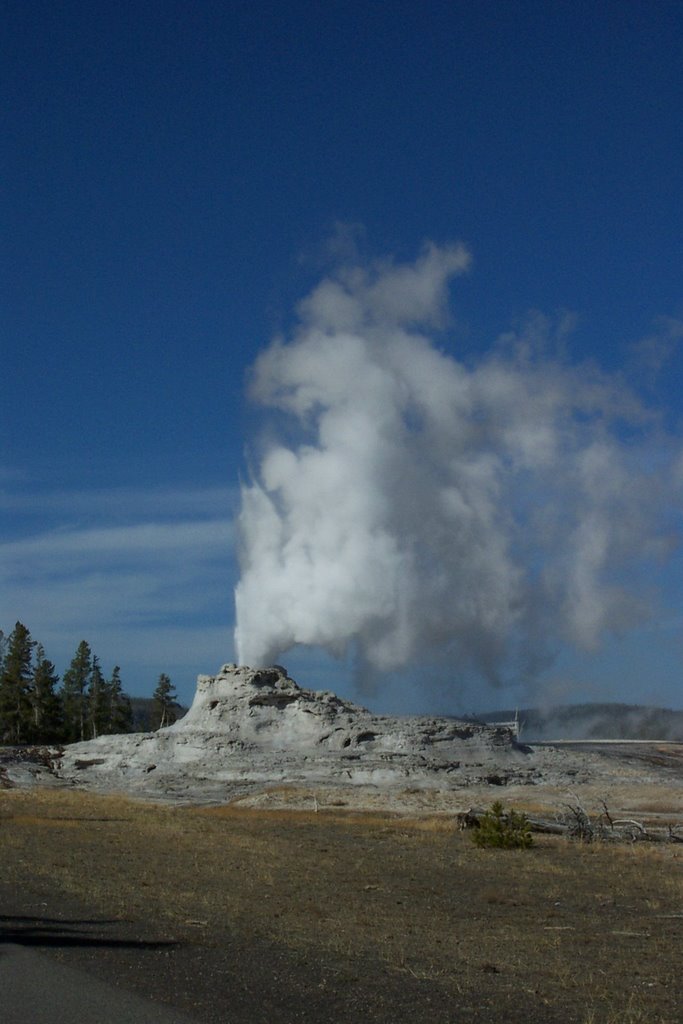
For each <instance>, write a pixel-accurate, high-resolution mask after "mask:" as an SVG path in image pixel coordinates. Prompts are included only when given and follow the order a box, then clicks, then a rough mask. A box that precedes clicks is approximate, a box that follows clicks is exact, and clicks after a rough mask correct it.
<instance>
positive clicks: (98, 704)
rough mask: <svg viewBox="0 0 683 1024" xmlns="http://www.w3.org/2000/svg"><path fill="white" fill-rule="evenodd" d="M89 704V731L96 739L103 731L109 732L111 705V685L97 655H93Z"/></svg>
mask: <svg viewBox="0 0 683 1024" xmlns="http://www.w3.org/2000/svg"><path fill="white" fill-rule="evenodd" d="M87 705H88V732H89V734H90V736H91V737H92V738H93V739H94V738H95V737H96V736H101V735H102V733H106V732H107V727H108V724H109V717H110V706H111V694H110V687H109V684H108V683H107V681H106V679H105V678H104V675H103V674H102V669H101V668H100V661H99V658H98V657H97V656H96V655H93V658H92V668H91V670H90V681H89V684H88V693H87Z"/></svg>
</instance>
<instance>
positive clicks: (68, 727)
mask: <svg viewBox="0 0 683 1024" xmlns="http://www.w3.org/2000/svg"><path fill="white" fill-rule="evenodd" d="M91 672H92V652H91V650H90V647H89V645H88V644H87V643H86V641H85V640H81V642H80V644H79V645H78V650H77V651H76V654H75V656H74V658H73V660H72V662H71V664H70V665H69V667H68V669H67V670H66V672H65V673H64V680H63V687H62V699H63V701H64V731H65V736H66V740H67V742H68V743H74V742H78V741H79V740H84V739H85V738H86V725H87V693H88V684H89V682H90V674H91Z"/></svg>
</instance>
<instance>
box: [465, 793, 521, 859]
mask: <svg viewBox="0 0 683 1024" xmlns="http://www.w3.org/2000/svg"><path fill="white" fill-rule="evenodd" d="M472 842H473V843H474V844H475V846H480V847H487V848H490V849H497V850H528V849H529V847H530V846H531V845H532V844H533V839H532V838H531V828H530V827H529V822H528V821H527V818H526V815H524V814H520V813H519V812H518V811H513V810H510V811H505V810H504V808H503V805H502V803H501V802H500V800H496V801H495V803H493V804H491V809H490V810H488V811H487V812H486V814H485V815H484V817H483V818H482V819H481V821H480V823H479V828H475V829H474V830H473V831H472Z"/></svg>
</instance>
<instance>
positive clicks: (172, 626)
mask: <svg viewBox="0 0 683 1024" xmlns="http://www.w3.org/2000/svg"><path fill="white" fill-rule="evenodd" d="M114 496H115V497H116V501H114V500H113V498H114ZM3 497H4V502H3V505H4V508H5V510H9V509H10V508H11V509H13V510H15V511H21V510H22V509H23V508H24V507H26V508H28V507H31V500H33V501H34V502H35V500H36V497H35V494H34V495H33V498H32V499H31V495H30V494H29V493H27V491H25V490H24V491H21V492H18V491H14V492H9V493H8V492H7V491H6V492H5V494H4V496H3ZM40 505H41V507H40V512H39V514H40V516H41V524H42V523H44V522H45V521H46V520H47V521H48V522H49V523H50V525H49V526H48V527H47V528H45V527H43V528H41V529H34V530H31V529H30V519H29V521H28V530H27V523H26V519H25V517H24V516H22V517H21V518H20V519H19V518H17V519H16V520H15V521H13V522H10V523H9V524H8V525H6V527H5V531H4V532H5V536H6V539H4V540H2V541H1V542H0V623H1V624H2V628H4V629H6V630H7V629H11V628H12V626H13V624H14V622H15V621H16V620H20V621H22V622H24V623H25V625H27V626H28V627H29V629H31V631H32V633H33V635H34V636H35V637H36V639H39V640H40V641H41V642H42V643H43V644H44V645H45V646H46V648H47V650H48V655H49V656H50V657H52V658H53V659H54V660H56V661H57V663H58V667H60V668H62V670H63V667H64V665H65V663H67V662H68V659H69V658H70V657H71V655H72V653H73V649H74V648H75V646H76V644H77V643H78V641H79V640H80V639H82V638H85V639H87V640H88V641H89V642H90V643H91V645H92V646H93V649H94V650H96V652H97V653H98V654H99V655H100V656H101V657H102V659H103V661H107V662H118V663H120V664H121V665H122V666H123V667H124V668H125V666H126V664H127V663H130V664H131V665H133V664H135V665H136V666H137V667H136V669H135V672H136V673H137V672H139V666H140V665H142V664H148V665H149V668H150V671H151V672H153V671H154V668H155V666H157V668H158V671H164V670H168V669H169V667H171V666H172V667H174V668H175V669H176V670H177V669H180V670H181V672H187V681H186V685H187V689H188V695H190V694H189V691H190V690H191V686H192V682H193V679H194V676H195V675H196V674H197V672H199V671H211V670H213V669H214V668H215V667H216V664H215V663H216V662H220V661H225V660H227V659H228V658H229V657H230V656H231V654H232V649H231V642H230V629H231V620H232V601H231V596H230V582H231V580H232V578H233V575H234V567H233V565H232V551H233V547H234V536H233V525H232V506H234V495H233V494H232V493H231V492H230V491H229V490H228V489H214V490H209V491H206V490H201V489H197V490H194V491H192V490H187V491H180V490H177V491H176V490H170V491H159V490H149V491H144V490H135V491H134V490H129V491H116V492H113V491H105V492H102V491H93V492H92V493H90V494H89V493H87V492H85V491H78V492H75V493H74V494H73V495H70V494H69V493H68V492H53V493H48V494H41V496H40ZM160 509H163V516H164V517H163V518H155V516H158V515H159V511H160ZM218 511H222V514H221V515H218V514H217V512H218ZM192 513H194V514H193V515H192ZM6 518H9V517H6ZM122 520H123V521H122ZM84 524H85V525H84ZM207 644H208V648H207ZM152 682H153V680H152ZM131 684H132V685H131ZM129 685H130V686H131V689H133V691H136V690H138V689H140V687H143V689H144V687H145V686H146V685H147V684H146V683H144V682H143V681H142V680H138V679H137V677H134V678H133V679H131V680H130V682H129Z"/></svg>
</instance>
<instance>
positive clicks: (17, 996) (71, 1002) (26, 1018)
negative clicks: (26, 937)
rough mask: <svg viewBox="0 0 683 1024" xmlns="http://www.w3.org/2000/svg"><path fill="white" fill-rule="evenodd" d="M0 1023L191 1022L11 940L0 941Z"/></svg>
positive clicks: (136, 1023) (155, 1023)
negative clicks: (10, 941)
mask: <svg viewBox="0 0 683 1024" xmlns="http://www.w3.org/2000/svg"><path fill="white" fill-rule="evenodd" d="M0 1018H1V1019H2V1024H197V1022H196V1020H195V1021H192V1019H191V1018H190V1017H186V1016H184V1015H183V1014H181V1013H178V1012H177V1011H176V1010H173V1009H171V1008H168V1007H165V1006H161V1005H160V1004H159V1003H154V1002H152V1001H151V1000H148V999H143V998H141V997H140V996H136V995H134V994H133V993H131V992H127V991H126V990H125V989H120V988H116V987H115V986H113V985H109V984H107V983H106V982H105V981H101V980H100V979H99V978H95V977H94V976H93V975H92V974H88V973H86V972H85V971H80V970H77V969H75V968H73V967H67V966H66V965H64V964H60V963H58V962H57V961H56V960H55V959H53V958H52V957H50V956H49V955H47V954H45V953H39V952H37V951H36V950H35V949H31V948H29V947H27V946H21V945H18V944H15V943H2V945H0Z"/></svg>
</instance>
